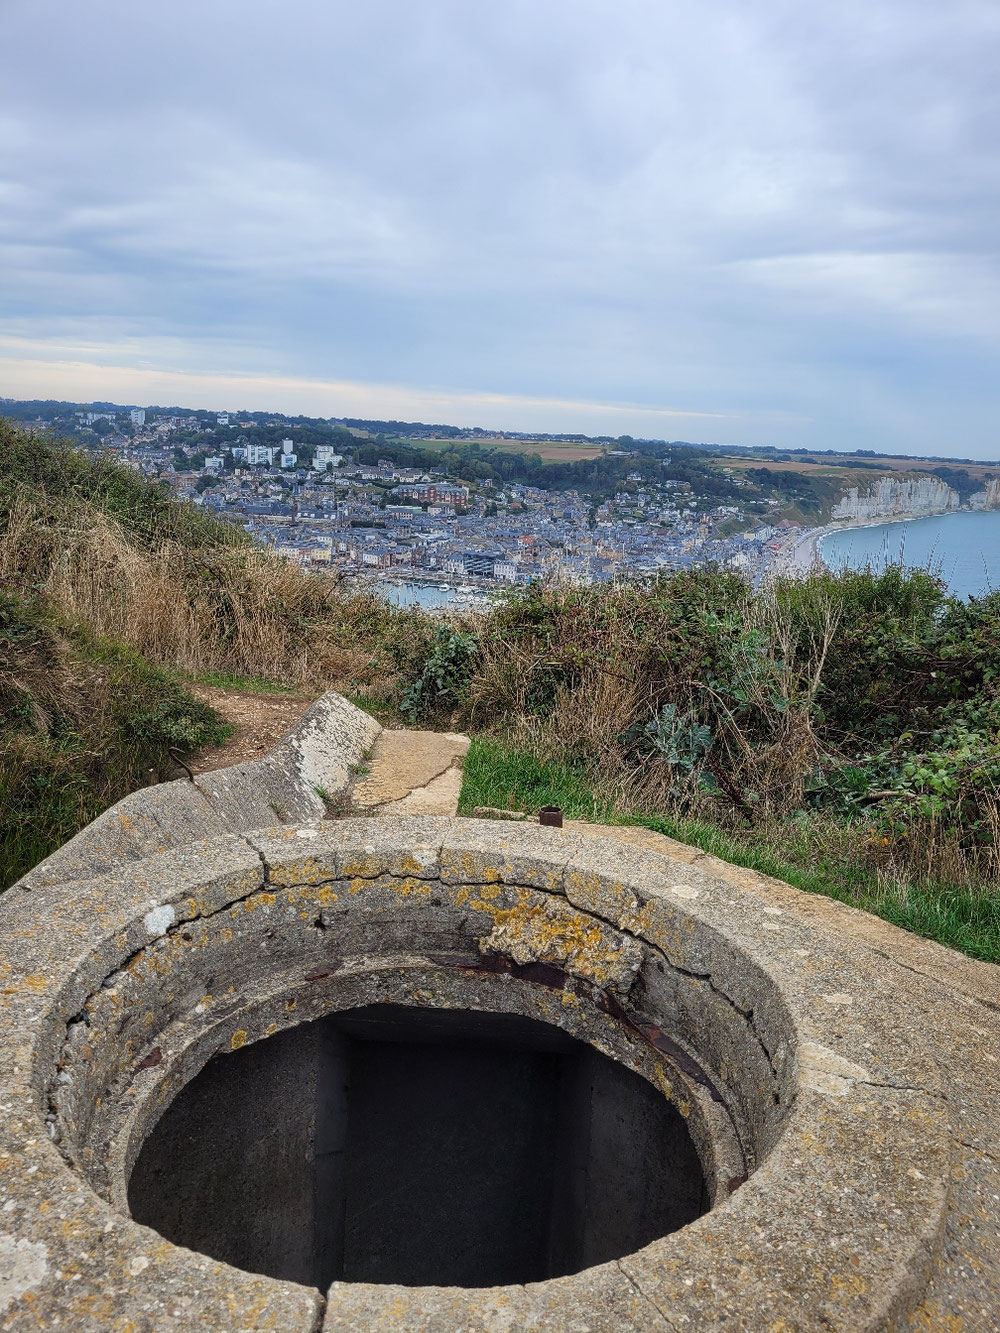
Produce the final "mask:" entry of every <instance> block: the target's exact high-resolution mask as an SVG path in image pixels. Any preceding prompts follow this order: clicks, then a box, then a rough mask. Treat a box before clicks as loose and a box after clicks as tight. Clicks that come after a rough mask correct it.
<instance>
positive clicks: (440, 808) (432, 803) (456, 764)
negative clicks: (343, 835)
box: [352, 731, 469, 815]
mask: <svg viewBox="0 0 1000 1333" xmlns="http://www.w3.org/2000/svg"><path fill="white" fill-rule="evenodd" d="M468 748H469V738H468V736H460V735H458V734H455V733H452V732H443V733H442V732H437V731H383V732H382V734H381V735H380V736H379V738H378V740H377V741H376V742H375V747H374V749H373V750H372V753H371V757H370V759H369V760H368V763H367V765H366V767H367V769H368V771H367V773H365V774H364V775H362V776H361V777H360V778H359V779H358V781H357V782H356V784H355V786H354V790H353V792H352V804H353V806H354V808H355V810H356V811H357V812H358V813H359V814H380V815H453V814H455V813H456V811H457V810H458V797H459V793H460V792H461V789H462V760H463V759H464V757H465V754H466V751H467V750H468Z"/></svg>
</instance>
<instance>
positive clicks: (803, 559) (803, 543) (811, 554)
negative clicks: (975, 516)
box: [767, 509, 978, 578]
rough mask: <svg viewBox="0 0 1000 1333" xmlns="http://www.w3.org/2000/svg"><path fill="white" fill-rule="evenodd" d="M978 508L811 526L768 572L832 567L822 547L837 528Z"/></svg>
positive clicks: (780, 553)
mask: <svg viewBox="0 0 1000 1333" xmlns="http://www.w3.org/2000/svg"><path fill="white" fill-rule="evenodd" d="M976 512H978V511H976V510H973V509H933V510H929V511H928V512H927V513H920V514H890V515H887V516H886V517H884V518H858V519H850V518H848V519H842V520H841V521H840V522H838V523H824V524H823V526H822V527H820V528H807V529H806V530H805V532H801V533H799V535H798V536H797V537H796V538H795V539H794V540H793V541H792V542H791V544H790V545H789V546H788V547H785V548H783V549H782V550H780V551H778V552H777V554H776V555H775V557H774V559H773V560H772V561H771V563H770V565H769V566H768V570H767V574H768V576H769V577H771V578H774V577H775V576H779V575H788V574H801V575H804V574H808V573H810V572H811V571H812V570H814V569H816V568H817V567H820V568H824V569H825V568H828V566H827V564H826V561H825V560H824V559H823V555H822V552H821V550H820V547H821V545H822V542H823V538H824V537H828V536H829V535H830V534H831V533H834V532H847V531H849V530H851V529H854V528H881V527H885V526H886V525H888V524H890V523H915V522H916V521H917V520H918V519H922V518H944V517H947V515H949V514H961V513H970V514H971V513H976Z"/></svg>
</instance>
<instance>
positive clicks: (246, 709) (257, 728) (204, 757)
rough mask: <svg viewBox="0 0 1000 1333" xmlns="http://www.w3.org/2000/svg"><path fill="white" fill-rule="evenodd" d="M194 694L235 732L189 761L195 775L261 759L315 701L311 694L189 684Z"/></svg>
mask: <svg viewBox="0 0 1000 1333" xmlns="http://www.w3.org/2000/svg"><path fill="white" fill-rule="evenodd" d="M188 688H189V689H190V691H191V693H192V694H194V695H197V697H198V698H199V699H204V701H205V702H206V703H207V704H211V706H212V707H213V708H214V709H215V710H216V712H218V713H221V714H222V716H223V717H224V718H225V719H226V721H227V722H228V723H230V725H231V726H233V727H235V728H236V730H235V731H234V732H233V734H232V736H230V738H229V740H228V741H225V742H224V743H223V744H222V745H216V746H213V747H212V749H210V750H201V751H200V752H199V753H198V754H196V755H195V756H194V758H193V759H192V760H190V761H189V762H190V764H191V768H192V769H193V770H194V772H195V773H208V772H210V771H211V770H212V769H214V768H229V766H230V765H231V764H242V763H243V762H244V760H247V759H259V758H260V757H261V755H264V754H266V753H267V752H268V750H270V749H273V747H274V746H275V745H277V743H278V741H280V740H281V738H282V736H284V734H285V732H286V731H288V730H289V728H291V727H293V726H294V725H295V723H296V722H298V720H299V718H300V717H301V716H302V714H303V713H304V712H305V711H306V709H307V708H308V707H309V705H310V704H311V703H312V702H313V700H314V698H315V695H312V694H271V693H268V694H252V693H249V692H247V691H246V690H233V689H225V688H222V687H220V686H217V685H189V686H188Z"/></svg>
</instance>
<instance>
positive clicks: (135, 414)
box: [128, 407, 146, 426]
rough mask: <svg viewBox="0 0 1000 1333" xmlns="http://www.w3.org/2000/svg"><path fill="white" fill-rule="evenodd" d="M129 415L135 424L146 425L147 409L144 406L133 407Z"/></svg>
mask: <svg viewBox="0 0 1000 1333" xmlns="http://www.w3.org/2000/svg"><path fill="white" fill-rule="evenodd" d="M128 415H129V420H130V421H131V422H132V425H133V426H145V424H146V409H145V408H144V407H133V408H132V410H131V412H129V414H128Z"/></svg>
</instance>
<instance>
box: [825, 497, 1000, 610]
mask: <svg viewBox="0 0 1000 1333" xmlns="http://www.w3.org/2000/svg"><path fill="white" fill-rule="evenodd" d="M819 552H820V555H821V557H822V558H823V561H824V562H825V563H826V564H827V565H829V566H830V568H831V569H843V568H845V567H849V568H851V569H862V568H865V567H866V566H871V567H872V568H873V569H884V568H885V566H886V565H887V564H905V565H909V566H911V567H913V568H916V569H928V570H930V571H931V572H932V573H934V574H937V575H938V576H939V577H940V578H942V579H943V580H944V581H945V583H947V585H948V587H949V589H950V590H951V592H953V593H954V594H955V595H956V596H958V597H981V596H982V595H983V594H984V593H986V592H990V591H992V590H993V589H996V588H1000V511H998V510H973V511H970V512H961V513H957V514H939V515H935V516H934V517H931V518H912V519H906V520H903V521H900V522H898V523H878V524H874V525H873V526H871V527H865V528H843V529H841V530H840V531H839V532H830V533H827V535H826V536H825V537H823V538H822V539H821V540H820V544H819Z"/></svg>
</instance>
